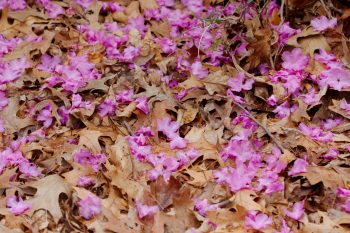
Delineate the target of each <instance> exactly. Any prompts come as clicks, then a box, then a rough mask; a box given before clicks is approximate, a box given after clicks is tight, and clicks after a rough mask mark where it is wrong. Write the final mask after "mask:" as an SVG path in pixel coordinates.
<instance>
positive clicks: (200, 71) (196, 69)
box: [191, 61, 208, 79]
mask: <svg viewBox="0 0 350 233" xmlns="http://www.w3.org/2000/svg"><path fill="white" fill-rule="evenodd" d="M191 71H192V74H193V75H194V76H195V77H196V78H199V79H202V78H205V77H206V76H207V75H208V70H207V69H205V68H204V67H203V66H202V63H201V62H200V61H196V62H194V63H193V64H192V65H191Z"/></svg>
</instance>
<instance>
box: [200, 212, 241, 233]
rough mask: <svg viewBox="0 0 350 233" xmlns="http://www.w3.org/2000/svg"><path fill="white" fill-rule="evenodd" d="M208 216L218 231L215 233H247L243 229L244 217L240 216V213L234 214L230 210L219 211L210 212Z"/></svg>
mask: <svg viewBox="0 0 350 233" xmlns="http://www.w3.org/2000/svg"><path fill="white" fill-rule="evenodd" d="M207 215H208V219H209V220H210V222H212V223H214V224H215V225H216V229H215V231H214V232H216V233H219V232H220V233H227V232H234V233H246V232H247V231H246V230H245V229H244V228H243V225H244V216H242V215H241V214H239V212H232V211H230V210H228V209H218V210H216V211H208V212H207Z"/></svg>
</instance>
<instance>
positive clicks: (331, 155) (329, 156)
mask: <svg viewBox="0 0 350 233" xmlns="http://www.w3.org/2000/svg"><path fill="white" fill-rule="evenodd" d="M338 155H339V151H338V150H337V149H335V148H332V149H329V150H328V151H327V152H326V153H325V154H324V155H323V156H322V157H323V158H324V159H328V160H332V159H335V158H337V157H338Z"/></svg>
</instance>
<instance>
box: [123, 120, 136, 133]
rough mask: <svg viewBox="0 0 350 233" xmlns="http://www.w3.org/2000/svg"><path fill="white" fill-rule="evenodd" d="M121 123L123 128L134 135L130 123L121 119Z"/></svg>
mask: <svg viewBox="0 0 350 233" xmlns="http://www.w3.org/2000/svg"><path fill="white" fill-rule="evenodd" d="M123 124H124V126H125V128H126V129H127V130H128V132H129V134H130V136H133V135H134V131H132V129H131V127H130V125H129V124H128V122H126V120H123Z"/></svg>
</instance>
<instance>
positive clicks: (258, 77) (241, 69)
mask: <svg viewBox="0 0 350 233" xmlns="http://www.w3.org/2000/svg"><path fill="white" fill-rule="evenodd" d="M231 58H232V63H233V65H234V66H235V68H236V69H237V70H238V71H239V72H243V73H244V74H245V76H247V77H248V78H251V79H253V80H254V81H257V82H265V80H264V79H263V78H262V77H261V76H254V75H252V74H250V73H248V72H247V71H246V70H244V69H243V68H242V67H241V66H240V65H239V64H238V63H237V60H236V58H235V57H234V56H233V55H231Z"/></svg>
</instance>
